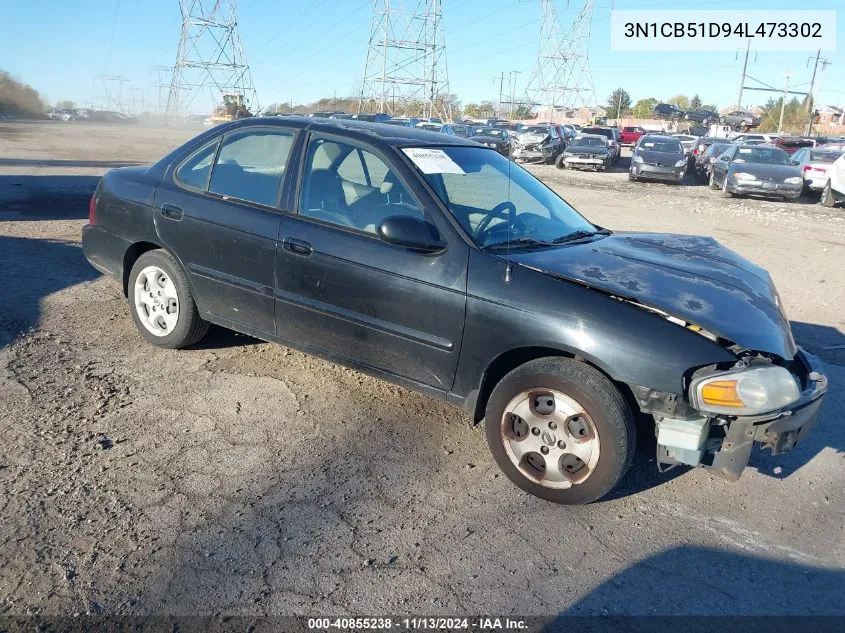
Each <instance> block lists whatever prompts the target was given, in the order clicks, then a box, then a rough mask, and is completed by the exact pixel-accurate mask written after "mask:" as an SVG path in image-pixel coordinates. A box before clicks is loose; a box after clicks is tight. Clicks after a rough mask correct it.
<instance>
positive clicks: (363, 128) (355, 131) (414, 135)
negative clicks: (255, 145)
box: [227, 116, 477, 147]
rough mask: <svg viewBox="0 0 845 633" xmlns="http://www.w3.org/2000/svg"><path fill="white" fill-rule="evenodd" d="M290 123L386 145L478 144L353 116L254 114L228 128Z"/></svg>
mask: <svg viewBox="0 0 845 633" xmlns="http://www.w3.org/2000/svg"><path fill="white" fill-rule="evenodd" d="M291 123H298V124H300V125H299V127H303V128H305V127H308V128H310V129H312V130H314V131H318V132H324V133H326V134H339V135H342V136H348V137H349V138H354V139H357V140H360V141H365V142H369V143H372V144H373V145H380V146H383V147H385V146H387V147H409V146H434V145H466V146H469V147H477V145H476V144H475V143H469V142H467V141H466V140H465V139H463V138H461V137H455V136H447V135H445V134H441V133H440V132H432V131H429V130H425V129H422V128H418V127H401V126H398V125H387V124H386V123H373V122H370V121H356V120H354V119H321V118H316V117H304V116H291V117H284V118H278V117H253V118H249V119H240V120H238V121H233V122H232V123H231V124H230V125H229V126H227V129H228V130H231V129H237V128H241V127H249V126H251V125H286V126H290V124H291ZM433 125H439V126H441V127H442V126H443V125H447V124H445V123H434V124H433Z"/></svg>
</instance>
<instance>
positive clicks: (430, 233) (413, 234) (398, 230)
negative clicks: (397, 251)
mask: <svg viewBox="0 0 845 633" xmlns="http://www.w3.org/2000/svg"><path fill="white" fill-rule="evenodd" d="M378 234H379V237H380V238H381V239H382V240H383V241H385V242H387V243H388V244H395V245H396V246H404V247H405V248H409V249H411V250H414V251H418V252H420V253H439V252H440V251H443V250H445V249H446V243H445V242H444V241H443V240H442V238H441V237H440V233H438V231H437V227H435V226H434V225H433V224H431V223H430V222H426V221H425V220H419V219H417V218H412V217H410V216H407V215H392V216H390V217H388V218H385V219H384V220H382V222H381V224H379V227H378Z"/></svg>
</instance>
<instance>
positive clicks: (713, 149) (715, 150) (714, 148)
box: [706, 143, 730, 156]
mask: <svg viewBox="0 0 845 633" xmlns="http://www.w3.org/2000/svg"><path fill="white" fill-rule="evenodd" d="M729 147H730V145H727V144H725V145H723V144H721V143H715V144H713V145H711V146H710V147H708V148H707V152H706V154H708V155H710V156H713V155H714V154H716V155H719V154H722V153H723V152H724V151H725V150H726V149H728V148H729Z"/></svg>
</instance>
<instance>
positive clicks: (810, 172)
mask: <svg viewBox="0 0 845 633" xmlns="http://www.w3.org/2000/svg"><path fill="white" fill-rule="evenodd" d="M843 153H845V151H843V150H841V149H833V148H831V149H828V148H827V146H825V145H820V146H819V147H802V148H801V149H799V150H798V151H797V152H795V153H794V154H793V155H792V157H791V160H792V164H793V165H796V166H797V167H800V168H801V175H802V176H803V177H804V188H805V189H813V190H815V191H821V190H822V189H824V186H825V183H827V172H828V170H829V169H830V166H831V165H832V164H833V163H834V161H836V159H837V158H839V157H840V156H842V154H843Z"/></svg>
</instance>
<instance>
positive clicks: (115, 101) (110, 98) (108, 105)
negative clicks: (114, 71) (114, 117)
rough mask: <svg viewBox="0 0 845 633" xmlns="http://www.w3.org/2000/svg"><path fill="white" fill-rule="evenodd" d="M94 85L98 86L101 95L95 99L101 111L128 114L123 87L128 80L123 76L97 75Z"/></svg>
mask: <svg viewBox="0 0 845 633" xmlns="http://www.w3.org/2000/svg"><path fill="white" fill-rule="evenodd" d="M94 83H95V84H99V86H100V90H102V94H101V95H99V96H98V97H97V99H98V100H99V101H100V103H102V104H103V106H102V109H103V110H110V111H112V112H120V113H122V114H128V111H127V110H128V108H127V103H126V99H125V97H124V94H123V87H124V85H125V84H127V83H129V80H128V79H127V78H126V77H124V76H123V75H97V76H96V77H94Z"/></svg>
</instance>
